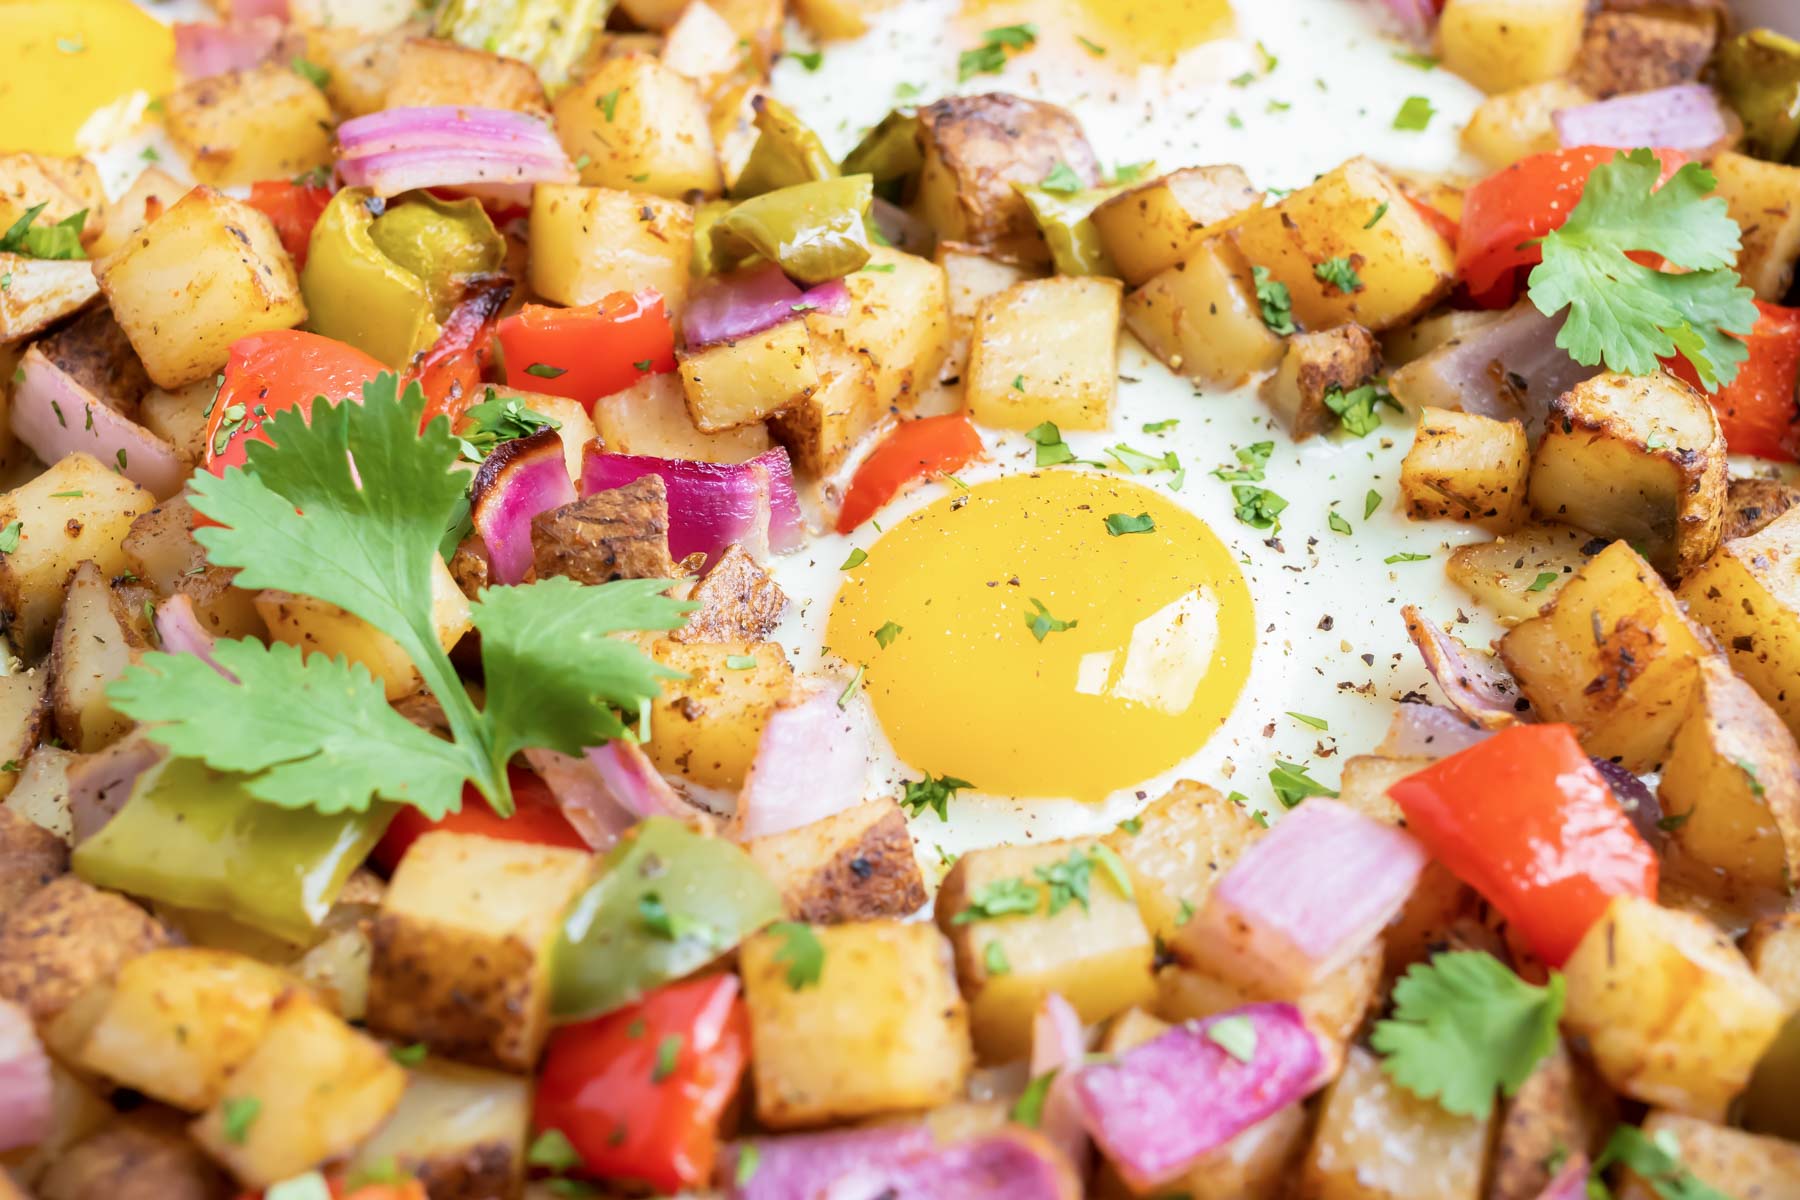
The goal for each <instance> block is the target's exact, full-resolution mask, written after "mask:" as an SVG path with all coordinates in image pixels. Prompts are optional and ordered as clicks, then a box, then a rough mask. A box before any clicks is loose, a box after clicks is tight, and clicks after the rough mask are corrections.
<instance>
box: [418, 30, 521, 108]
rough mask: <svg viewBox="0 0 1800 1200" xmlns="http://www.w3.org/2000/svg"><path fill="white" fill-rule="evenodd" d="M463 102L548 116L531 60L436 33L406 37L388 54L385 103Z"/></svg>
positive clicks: (428, 103)
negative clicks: (391, 64)
mask: <svg viewBox="0 0 1800 1200" xmlns="http://www.w3.org/2000/svg"><path fill="white" fill-rule="evenodd" d="M439 105H466V106H469V107H473V108H510V109H512V110H513V111H515V112H522V113H530V114H531V115H532V116H534V117H544V118H546V119H547V118H548V117H549V116H550V104H549V102H548V101H547V100H545V99H544V85H543V84H541V83H539V82H538V77H537V72H536V71H533V70H532V69H531V64H530V63H526V62H521V61H519V60H518V59H516V58H507V57H505V56H503V55H499V54H490V53H488V52H487V51H486V50H477V49H474V48H473V47H470V46H459V45H457V44H456V43H455V42H448V41H444V40H442V39H440V38H407V39H406V41H405V42H404V43H403V44H402V45H401V47H400V52H399V54H398V55H396V56H395V59H394V74H393V78H392V79H390V80H389V82H388V88H387V99H386V102H385V107H387V108H425V107H433V106H439Z"/></svg>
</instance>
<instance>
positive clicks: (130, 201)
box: [92, 167, 188, 258]
mask: <svg viewBox="0 0 1800 1200" xmlns="http://www.w3.org/2000/svg"><path fill="white" fill-rule="evenodd" d="M187 190H188V185H187V184H185V183H182V182H181V181H180V180H178V179H176V178H175V177H174V176H173V175H171V174H169V173H168V172H167V171H165V170H163V169H162V168H161V167H145V168H144V169H143V171H142V172H141V173H140V174H139V175H138V177H137V180H136V181H135V182H134V183H133V184H132V185H131V187H130V188H129V189H127V190H126V192H125V194H124V195H123V196H121V197H120V198H119V199H118V200H117V201H116V202H114V203H113V204H110V205H108V206H107V209H106V228H105V229H104V230H102V231H101V234H100V237H99V238H98V239H97V240H96V241H95V242H94V245H93V247H92V250H93V254H94V257H96V258H97V257H99V256H100V255H103V254H111V253H112V252H113V251H114V250H117V249H118V248H119V247H120V246H123V245H124V244H125V243H126V241H127V240H128V239H129V238H130V237H131V235H132V234H134V233H136V232H137V231H138V230H140V229H142V228H143V227H144V226H146V225H148V224H149V223H150V222H152V221H154V220H156V218H158V217H160V216H162V214H163V210H164V209H166V208H168V207H169V206H170V205H172V204H174V203H175V202H176V201H177V200H179V199H181V198H182V197H183V196H185V195H187Z"/></svg>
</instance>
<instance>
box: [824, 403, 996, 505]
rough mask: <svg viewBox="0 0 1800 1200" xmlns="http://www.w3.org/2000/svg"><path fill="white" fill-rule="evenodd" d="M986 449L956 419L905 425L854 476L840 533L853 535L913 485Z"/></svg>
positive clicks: (970, 429) (960, 419) (971, 428)
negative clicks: (853, 531) (895, 497)
mask: <svg viewBox="0 0 1800 1200" xmlns="http://www.w3.org/2000/svg"><path fill="white" fill-rule="evenodd" d="M981 449H982V447H981V435H980V434H978V433H976V432H975V427H974V426H973V425H971V424H969V419H968V418H967V417H964V416H962V415H960V414H957V413H952V414H950V415H949V416H945V417H924V418H921V419H920V420H917V421H906V422H903V423H901V425H900V426H899V427H898V428H896V429H895V430H894V432H892V433H890V434H888V436H887V438H886V439H885V440H884V441H883V442H882V443H881V445H879V446H877V447H875V449H874V450H872V451H871V452H870V453H869V457H867V458H865V459H863V461H862V465H861V466H859V467H857V468H856V474H855V475H853V476H851V478H850V488H849V490H848V491H847V492H845V493H844V505H843V507H842V508H840V509H839V510H838V519H837V531H838V532H839V533H849V532H850V531H851V530H852V529H855V528H856V527H857V526H858V525H861V524H862V523H863V522H864V521H866V520H868V519H869V518H870V517H872V516H874V515H875V513H876V511H877V510H879V509H880V508H881V506H882V505H884V504H886V503H887V502H888V501H889V500H892V499H893V498H894V496H895V495H896V494H897V493H898V492H899V491H900V489H901V488H903V487H905V486H906V485H907V484H909V483H911V482H912V481H913V480H915V479H924V478H927V477H929V476H932V475H937V474H941V473H943V472H946V471H955V470H958V469H959V468H961V467H962V466H964V465H965V464H966V463H968V462H969V461H970V460H971V459H974V458H977V457H979V456H980V454H981Z"/></svg>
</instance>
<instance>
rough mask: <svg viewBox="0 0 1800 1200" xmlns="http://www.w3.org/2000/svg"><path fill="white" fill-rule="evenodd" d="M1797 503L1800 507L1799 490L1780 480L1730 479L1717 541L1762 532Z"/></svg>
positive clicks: (1726, 540)
mask: <svg viewBox="0 0 1800 1200" xmlns="http://www.w3.org/2000/svg"><path fill="white" fill-rule="evenodd" d="M1796 504H1800V488H1797V487H1792V486H1790V485H1788V484H1785V483H1783V482H1781V481H1780V480H1779V479H1733V480H1731V481H1730V483H1728V484H1727V485H1726V488H1725V508H1724V511H1723V512H1722V513H1721V514H1720V518H1719V541H1720V542H1721V543H1723V542H1729V541H1731V540H1732V539H1733V538H1741V537H1749V536H1750V535H1751V534H1753V533H1761V532H1762V531H1763V530H1764V529H1766V528H1767V527H1768V526H1769V525H1771V524H1772V523H1774V521H1775V518H1777V517H1779V516H1780V515H1781V514H1782V513H1784V512H1786V511H1787V510H1788V509H1790V508H1792V507H1794V505H1796Z"/></svg>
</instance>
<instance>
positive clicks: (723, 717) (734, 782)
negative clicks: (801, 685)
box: [644, 641, 794, 792]
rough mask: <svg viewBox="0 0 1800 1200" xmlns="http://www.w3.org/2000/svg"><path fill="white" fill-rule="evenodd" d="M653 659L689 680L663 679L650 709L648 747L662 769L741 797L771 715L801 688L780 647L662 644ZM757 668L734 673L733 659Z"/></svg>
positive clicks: (770, 644)
mask: <svg viewBox="0 0 1800 1200" xmlns="http://www.w3.org/2000/svg"><path fill="white" fill-rule="evenodd" d="M650 656H651V657H652V658H654V659H656V661H657V662H659V663H661V664H662V665H663V666H665V667H668V668H669V669H671V670H675V671H681V672H684V673H685V674H686V675H687V678H686V679H668V680H664V681H663V689H662V695H660V696H658V697H657V699H656V700H655V701H654V702H653V703H652V704H651V708H650V740H649V741H648V742H646V743H645V744H644V750H645V752H646V753H648V754H649V755H650V761H651V762H653V763H655V764H656V766H657V769H659V770H661V771H665V772H667V773H669V774H671V775H680V776H683V777H684V778H687V779H691V780H693V781H694V782H695V783H698V784H700V785H701V786H703V787H713V788H720V789H722V790H725V791H729V792H736V791H737V790H738V788H740V787H742V786H743V783H744V776H745V774H746V773H747V772H748V771H749V770H750V762H751V760H752V759H753V758H755V757H756V743H757V741H758V739H760V738H761V737H762V728H763V722H764V721H766V720H767V719H768V716H769V710H770V709H772V708H774V707H775V704H776V702H777V701H779V700H780V699H782V698H783V697H784V696H786V695H787V694H788V692H789V690H790V689H791V688H792V687H793V685H794V669H793V668H792V667H791V666H789V665H788V661H787V655H786V654H785V653H783V652H782V649H781V647H780V646H779V645H777V644H776V643H774V642H759V643H756V644H754V645H750V644H744V645H729V644H727V645H716V644H703V643H683V642H676V641H658V642H656V643H654V644H653V645H652V646H651V647H650ZM743 656H750V657H753V658H755V659H756V665H755V666H754V667H750V668H749V669H747V670H742V671H734V670H732V669H731V668H730V667H727V666H726V665H725V660H726V659H728V658H739V657H743Z"/></svg>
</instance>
